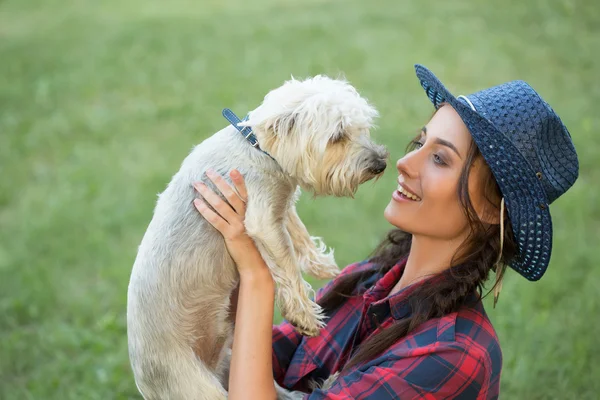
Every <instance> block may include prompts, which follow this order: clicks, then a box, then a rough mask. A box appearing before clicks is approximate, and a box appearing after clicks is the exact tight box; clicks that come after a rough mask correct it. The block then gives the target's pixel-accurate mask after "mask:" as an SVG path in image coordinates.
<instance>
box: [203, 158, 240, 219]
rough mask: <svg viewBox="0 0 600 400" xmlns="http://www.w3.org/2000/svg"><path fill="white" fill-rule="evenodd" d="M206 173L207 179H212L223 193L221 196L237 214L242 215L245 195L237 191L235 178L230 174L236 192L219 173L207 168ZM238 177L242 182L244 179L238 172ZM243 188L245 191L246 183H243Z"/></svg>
mask: <svg viewBox="0 0 600 400" xmlns="http://www.w3.org/2000/svg"><path fill="white" fill-rule="evenodd" d="M206 175H208V177H209V179H210V180H211V181H213V183H214V184H215V185H216V186H217V188H218V189H219V191H220V192H221V193H223V196H225V198H226V199H227V201H228V202H229V204H231V207H233V209H234V210H235V212H236V213H238V215H241V216H244V214H245V212H246V198H247V197H246V195H245V194H242V193H240V192H239V189H238V184H237V183H236V182H235V178H234V177H233V175H231V174H230V175H231V179H232V180H233V181H234V185H235V188H236V190H237V191H238V193H239V195H238V193H236V191H235V190H234V188H233V187H231V185H230V184H229V183H227V181H226V180H225V179H223V177H222V176H221V175H219V174H218V173H216V172H215V171H213V170H212V169H209V170H208V171H206ZM238 175H239V179H238V180H240V179H241V181H242V184H243V183H244V182H243V181H244V179H243V178H242V177H241V174H240V173H239V172H238ZM243 190H244V192H245V191H246V185H244V184H243Z"/></svg>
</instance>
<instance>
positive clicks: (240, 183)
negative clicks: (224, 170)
mask: <svg viewBox="0 0 600 400" xmlns="http://www.w3.org/2000/svg"><path fill="white" fill-rule="evenodd" d="M229 176H230V177H231V180H232V181H233V184H234V185H235V190H237V192H238V194H239V196H240V197H241V198H242V200H243V201H244V203H248V190H246V181H245V180H244V177H243V176H242V174H241V173H240V171H238V170H237V169H234V170H231V172H230V173H229Z"/></svg>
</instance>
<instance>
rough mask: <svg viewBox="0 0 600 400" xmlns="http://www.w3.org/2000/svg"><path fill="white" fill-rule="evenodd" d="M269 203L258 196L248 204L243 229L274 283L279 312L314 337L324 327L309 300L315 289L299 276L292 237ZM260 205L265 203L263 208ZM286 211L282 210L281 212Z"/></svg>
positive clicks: (301, 330)
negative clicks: (254, 244)
mask: <svg viewBox="0 0 600 400" xmlns="http://www.w3.org/2000/svg"><path fill="white" fill-rule="evenodd" d="M267 195H268V194H267ZM272 204H273V202H268V201H261V199H254V200H252V201H250V202H249V203H248V209H247V211H246V220H245V225H246V231H247V232H248V234H249V235H250V237H252V238H253V239H254V240H255V242H256V244H257V246H258V248H259V250H260V252H261V255H262V256H263V258H264V259H265V262H266V263H267V265H268V267H269V269H270V270H271V274H272V275H273V279H274V280H275V283H276V284H277V295H276V300H277V304H278V305H279V309H280V310H281V314H282V315H283V317H284V318H285V319H287V320H288V321H289V322H290V323H292V325H294V326H295V327H296V329H297V330H298V332H300V333H301V334H303V335H309V336H316V335H318V334H319V331H320V330H321V328H322V327H323V326H324V323H323V315H322V309H321V307H320V306H319V305H318V304H317V303H315V302H314V301H313V300H311V299H310V295H311V294H314V291H313V290H312V287H311V286H310V284H309V283H308V282H305V281H304V280H303V279H302V271H301V269H300V266H299V263H298V260H297V258H296V254H295V253H294V247H293V245H292V240H291V238H290V234H289V232H288V231H287V229H286V227H285V225H284V215H277V214H278V213H277V211H276V207H274V206H270V205H272ZM260 206H263V207H265V206H266V209H263V208H262V207H260ZM269 206H270V207H269ZM285 211H286V210H285V209H281V210H280V213H281V214H284V213H285Z"/></svg>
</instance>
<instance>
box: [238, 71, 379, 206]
mask: <svg viewBox="0 0 600 400" xmlns="http://www.w3.org/2000/svg"><path fill="white" fill-rule="evenodd" d="M376 116H377V110H375V108H374V107H373V106H371V105H370V104H369V103H368V102H367V100H365V99H364V98H363V97H361V96H360V95H359V94H358V92H357V91H356V89H355V88H354V87H352V85H350V84H349V83H348V82H347V81H345V80H341V79H331V78H328V77H325V76H320V75H319V76H315V77H314V78H309V79H306V80H303V81H300V80H295V79H293V78H292V80H290V81H287V82H285V84H284V85H283V86H281V87H279V88H277V89H274V90H272V91H271V92H269V93H268V94H267V95H266V96H265V99H264V101H263V103H262V104H261V105H260V106H259V107H258V108H257V109H256V110H254V111H252V112H251V113H250V115H249V119H248V120H247V121H245V122H243V123H242V124H240V125H242V126H251V127H252V128H253V130H254V133H255V134H256V137H257V139H258V141H259V143H260V147H261V148H262V149H263V150H265V151H266V152H268V153H269V154H270V155H271V156H272V157H273V158H274V159H275V160H277V162H278V163H279V165H281V167H282V168H283V170H284V171H285V172H286V173H288V174H289V175H290V176H292V177H294V178H296V179H297V180H298V182H299V184H300V185H301V186H302V187H303V188H304V189H306V190H310V191H312V192H314V193H315V194H316V195H335V196H352V195H354V193H355V192H356V190H357V189H358V186H359V185H360V184H361V183H363V182H366V181H368V180H369V179H372V178H374V177H377V176H380V175H381V174H382V173H383V170H384V169H385V167H386V161H387V157H388V153H387V151H386V150H385V148H384V147H383V146H381V145H378V144H376V143H374V142H373V141H372V140H371V138H370V129H371V128H372V124H373V119H374V118H375V117H376Z"/></svg>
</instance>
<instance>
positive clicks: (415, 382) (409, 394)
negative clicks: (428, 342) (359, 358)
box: [304, 344, 489, 400]
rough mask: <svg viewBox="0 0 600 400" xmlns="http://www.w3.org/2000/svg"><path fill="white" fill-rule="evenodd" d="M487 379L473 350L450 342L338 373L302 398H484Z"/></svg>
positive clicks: (313, 399) (483, 368)
mask: <svg viewBox="0 0 600 400" xmlns="http://www.w3.org/2000/svg"><path fill="white" fill-rule="evenodd" d="M488 380H489V378H488V376H487V374H486V368H485V363H484V360H483V358H482V357H481V356H479V354H478V353H477V352H476V351H475V350H470V349H466V348H464V347H460V346H457V345H456V344H453V345H452V346H448V347H446V348H444V349H441V350H440V351H435V352H433V353H429V354H426V355H421V356H416V357H408V358H402V359H396V360H387V361H384V362H382V363H381V364H379V365H374V366H371V367H369V368H368V369H366V370H364V371H361V370H357V371H354V372H351V373H350V374H348V375H344V376H341V377H340V378H338V379H337V381H336V382H334V384H333V386H332V387H331V388H330V389H328V390H325V391H324V390H320V389H317V390H315V391H314V392H312V393H311V394H310V395H306V396H305V397H304V398H305V399H307V400H308V399H310V400H317V399H329V400H342V399H343V400H346V399H402V400H407V399H414V400H417V399H421V400H434V399H487V398H488V396H487V395H485V393H487V391H488V390H489V383H488V382H487V381H488Z"/></svg>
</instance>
